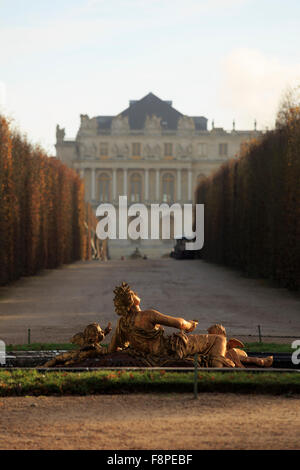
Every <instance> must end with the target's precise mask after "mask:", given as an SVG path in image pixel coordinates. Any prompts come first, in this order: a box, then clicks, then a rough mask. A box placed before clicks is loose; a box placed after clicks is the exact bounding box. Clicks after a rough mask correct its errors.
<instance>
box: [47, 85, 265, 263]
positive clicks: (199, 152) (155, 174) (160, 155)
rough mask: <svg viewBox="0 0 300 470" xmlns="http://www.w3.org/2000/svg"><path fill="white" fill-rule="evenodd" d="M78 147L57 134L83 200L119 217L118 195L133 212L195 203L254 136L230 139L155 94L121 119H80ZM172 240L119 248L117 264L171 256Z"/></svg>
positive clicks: (115, 246) (115, 248)
mask: <svg viewBox="0 0 300 470" xmlns="http://www.w3.org/2000/svg"><path fill="white" fill-rule="evenodd" d="M80 119H81V123H80V128H79V130H78V133H77V136H76V138H75V139H74V140H66V139H65V130H64V129H61V128H60V127H59V126H57V128H56V156H57V158H59V159H60V160H61V161H62V162H63V163H65V164H66V165H68V166H69V167H71V168H73V169H75V170H76V171H77V172H78V173H79V174H80V176H81V177H82V178H83V179H84V182H85V198H86V200H87V201H88V202H90V204H92V206H93V207H94V208H95V209H96V208H97V207H98V205H99V204H100V203H104V202H110V203H112V204H114V205H115V208H116V210H117V211H118V198H119V195H127V197H128V204H132V203H137V202H142V203H144V204H146V205H150V204H151V203H153V202H155V203H162V202H166V203H168V204H172V203H173V202H179V203H180V204H184V203H192V202H193V200H194V194H195V190H196V188H197V185H198V184H199V182H200V181H201V179H203V178H204V177H206V176H208V175H209V174H211V173H212V172H213V171H214V170H216V169H217V168H218V167H219V166H220V165H221V164H222V163H223V162H224V161H226V160H227V159H229V158H232V157H236V156H237V155H238V154H239V152H240V149H241V146H242V145H243V143H245V142H246V141H249V140H250V139H252V138H254V137H256V138H257V137H258V135H260V132H258V131H257V130H256V124H255V125H254V129H253V130H249V131H240V130H239V131H238V130H236V129H235V125H234V123H233V129H232V131H230V132H226V131H225V130H224V129H223V128H217V127H214V125H212V129H211V130H208V129H207V119H206V118H205V117H203V116H186V115H184V114H182V113H180V112H179V111H177V110H176V109H175V108H173V106H172V102H171V101H163V100H161V99H160V98H158V97H157V96H155V95H154V94H152V93H149V94H148V95H146V96H145V97H144V98H142V99H140V100H136V101H130V102H129V107H128V108H127V109H125V110H124V111H123V112H121V113H120V114H118V115H116V116H97V117H93V118H89V116H87V115H81V116H80ZM173 245H174V242H173V241H172V240H171V241H170V240H155V241H151V240H135V241H132V240H120V241H119V240H114V241H112V240H111V241H110V242H109V253H110V256H111V258H119V257H120V256H122V255H123V256H129V255H130V254H131V253H133V251H134V250H135V248H136V247H137V246H138V247H139V250H140V251H141V253H142V254H146V255H147V256H150V257H156V256H162V255H164V254H167V253H169V252H170V250H171V248H172V246H173Z"/></svg>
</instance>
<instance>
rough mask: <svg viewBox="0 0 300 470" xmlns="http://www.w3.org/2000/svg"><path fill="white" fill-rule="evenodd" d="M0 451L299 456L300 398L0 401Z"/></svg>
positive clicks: (107, 397) (109, 397) (126, 397)
mask: <svg viewBox="0 0 300 470" xmlns="http://www.w3.org/2000/svg"><path fill="white" fill-rule="evenodd" d="M0 423H1V425H0V449H101V450H105V449H116V450H121V449H123V450H133V449H152V450H154V449H181V450H189V449H209V450H214V449H300V396H295V397H293V398H284V397H276V396H264V395H260V396H253V395H234V394H226V395H225V394H201V395H199V398H198V400H194V399H193V395H192V394H181V395H179V394H170V395H155V394H147V395H142V394H141V395H139V394H138V395H122V396H120V395H118V396H116V395H114V396H113V395H105V396H102V395H101V396H99V395H98V396H87V397H24V398H12V397H11V398H1V400H0Z"/></svg>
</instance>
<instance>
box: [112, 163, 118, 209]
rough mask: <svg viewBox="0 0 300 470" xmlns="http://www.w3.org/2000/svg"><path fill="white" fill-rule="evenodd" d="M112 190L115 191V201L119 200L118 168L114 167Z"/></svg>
mask: <svg viewBox="0 0 300 470" xmlns="http://www.w3.org/2000/svg"><path fill="white" fill-rule="evenodd" d="M112 191H113V202H115V201H116V200H117V170H116V169H115V168H114V169H113V178H112Z"/></svg>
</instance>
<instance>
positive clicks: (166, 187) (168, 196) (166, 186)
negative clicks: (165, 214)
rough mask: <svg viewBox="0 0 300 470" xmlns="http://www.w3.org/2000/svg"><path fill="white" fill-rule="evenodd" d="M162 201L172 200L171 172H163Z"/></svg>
mask: <svg viewBox="0 0 300 470" xmlns="http://www.w3.org/2000/svg"><path fill="white" fill-rule="evenodd" d="M162 186H163V187H162V190H163V191H162V193H163V202H167V203H168V204H170V203H172V202H173V201H174V176H173V175H172V174H171V173H165V174H164V175H163V179H162Z"/></svg>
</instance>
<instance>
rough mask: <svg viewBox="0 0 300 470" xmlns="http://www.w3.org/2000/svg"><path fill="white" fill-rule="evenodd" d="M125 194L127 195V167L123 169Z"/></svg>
mask: <svg viewBox="0 0 300 470" xmlns="http://www.w3.org/2000/svg"><path fill="white" fill-rule="evenodd" d="M123 196H127V168H124V170H123Z"/></svg>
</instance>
